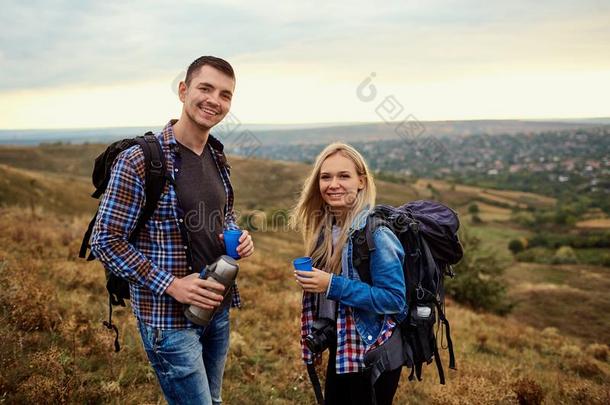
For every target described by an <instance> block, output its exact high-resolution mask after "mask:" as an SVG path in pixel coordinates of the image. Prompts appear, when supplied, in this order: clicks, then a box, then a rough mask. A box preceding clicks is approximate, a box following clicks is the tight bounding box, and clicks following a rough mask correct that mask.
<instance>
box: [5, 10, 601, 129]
mask: <svg viewBox="0 0 610 405" xmlns="http://www.w3.org/2000/svg"><path fill="white" fill-rule="evenodd" d="M0 4H1V5H2V13H1V14H0V128H3V129H8V128H78V127H99V126H148V125H151V126H152V125H154V126H159V125H162V124H164V123H165V122H166V121H167V120H168V119H169V118H171V117H178V115H179V113H180V108H181V104H180V102H179V100H178V99H177V96H176V94H175V90H174V87H175V85H176V83H177V81H179V80H180V78H181V77H182V76H181V75H183V74H184V70H185V69H186V66H188V64H189V63H190V62H191V61H192V60H193V59H195V58H196V57H198V56H200V55H205V54H210V55H216V56H220V57H223V58H225V59H227V60H228V61H229V62H231V63H232V64H233V66H234V68H235V70H236V74H237V89H236V94H235V98H234V102H233V109H232V112H233V113H234V114H235V116H236V117H237V118H238V119H239V120H240V121H242V122H247V123H313V122H363V121H379V120H380V117H379V115H378V112H379V106H380V105H386V106H387V104H383V103H384V102H387V100H388V97H391V98H392V100H393V101H392V103H393V104H392V105H393V106H394V108H395V109H394V110H393V111H394V112H400V114H401V115H405V116H406V115H409V114H412V115H413V116H415V117H417V118H418V119H420V120H442V119H481V118H571V117H599V116H610V103H609V102H608V100H607V98H608V94H610V2H608V1H592V0H580V1H562V0H556V1H546V0H541V1H531V2H526V1H521V0H517V1H512V2H502V3H500V2H493V1H483V0H466V1H449V0H447V1H434V0H430V1H405V0H399V1H390V0H386V1H384V2H373V1H371V0H368V1H360V0H352V1H346V2H340V1H333V2H328V1H317V0H316V1H303V0H301V1H281V2H278V1H238V0H228V1H223V2H219V1H214V2H212V1H172V2H170V1H160V0H159V1H150V0H147V1H144V0H135V1H129V2H126V1H115V0H105V1H103V2H102V1H99V2H92V1H84V0H63V1H61V0H46V1H38V0H33V1H28V0H19V1H17V0H1V3H0ZM365 80H369V81H366V82H365ZM363 82H364V84H363ZM371 91H374V94H373V93H371ZM365 93H366V95H367V97H363V96H362V95H363V94H365ZM373 96H374V97H373ZM399 107H400V108H399ZM402 118H403V117H402V116H397V117H396V119H398V120H400V119H402Z"/></svg>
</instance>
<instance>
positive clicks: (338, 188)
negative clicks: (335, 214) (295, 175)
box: [319, 152, 364, 210]
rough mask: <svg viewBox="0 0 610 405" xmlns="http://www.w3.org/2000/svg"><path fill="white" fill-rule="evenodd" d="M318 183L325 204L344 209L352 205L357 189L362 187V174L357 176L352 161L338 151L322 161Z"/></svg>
mask: <svg viewBox="0 0 610 405" xmlns="http://www.w3.org/2000/svg"><path fill="white" fill-rule="evenodd" d="M319 184H320V194H322V199H323V200H324V201H325V202H326V204H328V205H329V206H330V207H331V208H336V209H339V210H344V209H347V208H350V207H352V205H353V204H354V202H355V201H356V196H357V194H358V191H359V190H361V189H362V188H364V176H359V175H358V173H357V172H356V165H355V164H354V162H352V161H351V159H349V158H347V157H345V156H344V155H343V154H342V153H340V152H339V153H335V154H333V155H331V156H329V157H327V158H326V159H325V160H324V162H323V163H322V166H321V168H320V176H319Z"/></svg>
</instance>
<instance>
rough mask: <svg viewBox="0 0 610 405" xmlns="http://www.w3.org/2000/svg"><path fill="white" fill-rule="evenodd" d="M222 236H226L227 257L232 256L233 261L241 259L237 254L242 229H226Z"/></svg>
mask: <svg viewBox="0 0 610 405" xmlns="http://www.w3.org/2000/svg"><path fill="white" fill-rule="evenodd" d="M222 234H223V235H224V239H225V246H226V248H227V255H229V256H231V257H232V258H233V259H239V258H240V256H239V255H238V254H237V246H239V237H240V236H241V229H225V231H224V232H223V233H222Z"/></svg>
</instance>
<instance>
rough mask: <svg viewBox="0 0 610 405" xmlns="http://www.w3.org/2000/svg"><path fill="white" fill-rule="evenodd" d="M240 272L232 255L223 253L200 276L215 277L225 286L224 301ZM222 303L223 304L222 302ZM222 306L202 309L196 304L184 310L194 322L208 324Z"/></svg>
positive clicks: (202, 324)
mask: <svg viewBox="0 0 610 405" xmlns="http://www.w3.org/2000/svg"><path fill="white" fill-rule="evenodd" d="M238 272H239V264H237V261H236V260H235V259H233V258H232V257H231V256H227V255H222V256H220V258H219V259H218V260H216V261H215V262H214V263H212V264H210V265H208V266H206V267H205V269H203V270H202V271H201V274H200V275H199V278H201V279H207V278H208V277H210V278H213V279H214V280H216V281H217V282H219V283H220V284H222V285H223V286H224V287H225V291H224V297H223V303H224V301H225V299H226V298H227V295H228V294H230V293H231V290H232V288H231V287H233V284H235V279H236V278H237V273H238ZM221 305H222V304H221ZM219 307H220V306H218V307H215V308H214V309H202V308H199V307H197V306H195V305H191V306H189V307H188V308H187V309H185V310H184V315H185V316H186V317H187V318H188V319H189V320H190V321H191V322H193V323H194V324H197V325H200V326H207V324H208V323H209V322H210V321H211V320H212V318H213V317H214V314H215V313H216V311H217V310H218V308H219Z"/></svg>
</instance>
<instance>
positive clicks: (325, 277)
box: [294, 267, 330, 293]
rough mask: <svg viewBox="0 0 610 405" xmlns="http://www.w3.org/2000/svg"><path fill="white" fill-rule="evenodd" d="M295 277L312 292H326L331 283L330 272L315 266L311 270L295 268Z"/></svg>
mask: <svg viewBox="0 0 610 405" xmlns="http://www.w3.org/2000/svg"><path fill="white" fill-rule="evenodd" d="M294 277H295V278H296V280H297V283H298V284H299V285H300V286H301V288H303V290H305V291H307V292H312V293H325V292H326V290H327V289H328V284H329V283H330V274H329V273H327V272H325V271H323V270H319V269H316V268H315V267H314V268H313V269H312V270H311V271H308V270H295V271H294Z"/></svg>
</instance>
